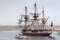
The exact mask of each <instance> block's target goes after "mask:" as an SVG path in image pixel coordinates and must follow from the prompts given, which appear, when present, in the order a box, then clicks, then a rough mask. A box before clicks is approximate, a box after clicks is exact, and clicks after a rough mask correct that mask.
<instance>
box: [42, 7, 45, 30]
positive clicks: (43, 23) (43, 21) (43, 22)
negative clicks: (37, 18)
mask: <svg viewBox="0 0 60 40" xmlns="http://www.w3.org/2000/svg"><path fill="white" fill-rule="evenodd" d="M42 26H43V29H44V26H45V19H44V7H43V6H42Z"/></svg>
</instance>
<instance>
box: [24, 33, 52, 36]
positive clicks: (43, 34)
mask: <svg viewBox="0 0 60 40" xmlns="http://www.w3.org/2000/svg"><path fill="white" fill-rule="evenodd" d="M50 34H51V33H47V34H46V33H42V34H40V33H39V34H33V33H30V34H29V33H23V35H34V36H49V35H50Z"/></svg>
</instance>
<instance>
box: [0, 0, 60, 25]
mask: <svg viewBox="0 0 60 40" xmlns="http://www.w3.org/2000/svg"><path fill="white" fill-rule="evenodd" d="M35 3H36V4H37V10H38V13H41V11H42V5H44V11H45V16H46V17H49V16H50V18H49V20H48V22H49V23H50V22H51V21H53V23H54V25H60V0H0V25H17V22H18V20H19V17H20V15H22V14H24V12H25V11H24V8H25V6H27V8H28V13H30V12H33V11H34V4H35Z"/></svg>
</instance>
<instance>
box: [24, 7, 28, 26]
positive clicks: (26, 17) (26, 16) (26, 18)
mask: <svg viewBox="0 0 60 40" xmlns="http://www.w3.org/2000/svg"><path fill="white" fill-rule="evenodd" d="M24 19H25V26H26V25H27V20H28V15H27V6H25V17H24Z"/></svg>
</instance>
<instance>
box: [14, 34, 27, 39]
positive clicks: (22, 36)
mask: <svg viewBox="0 0 60 40" xmlns="http://www.w3.org/2000/svg"><path fill="white" fill-rule="evenodd" d="M15 38H18V39H25V38H26V36H24V35H22V34H18V35H16V37H15Z"/></svg>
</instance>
